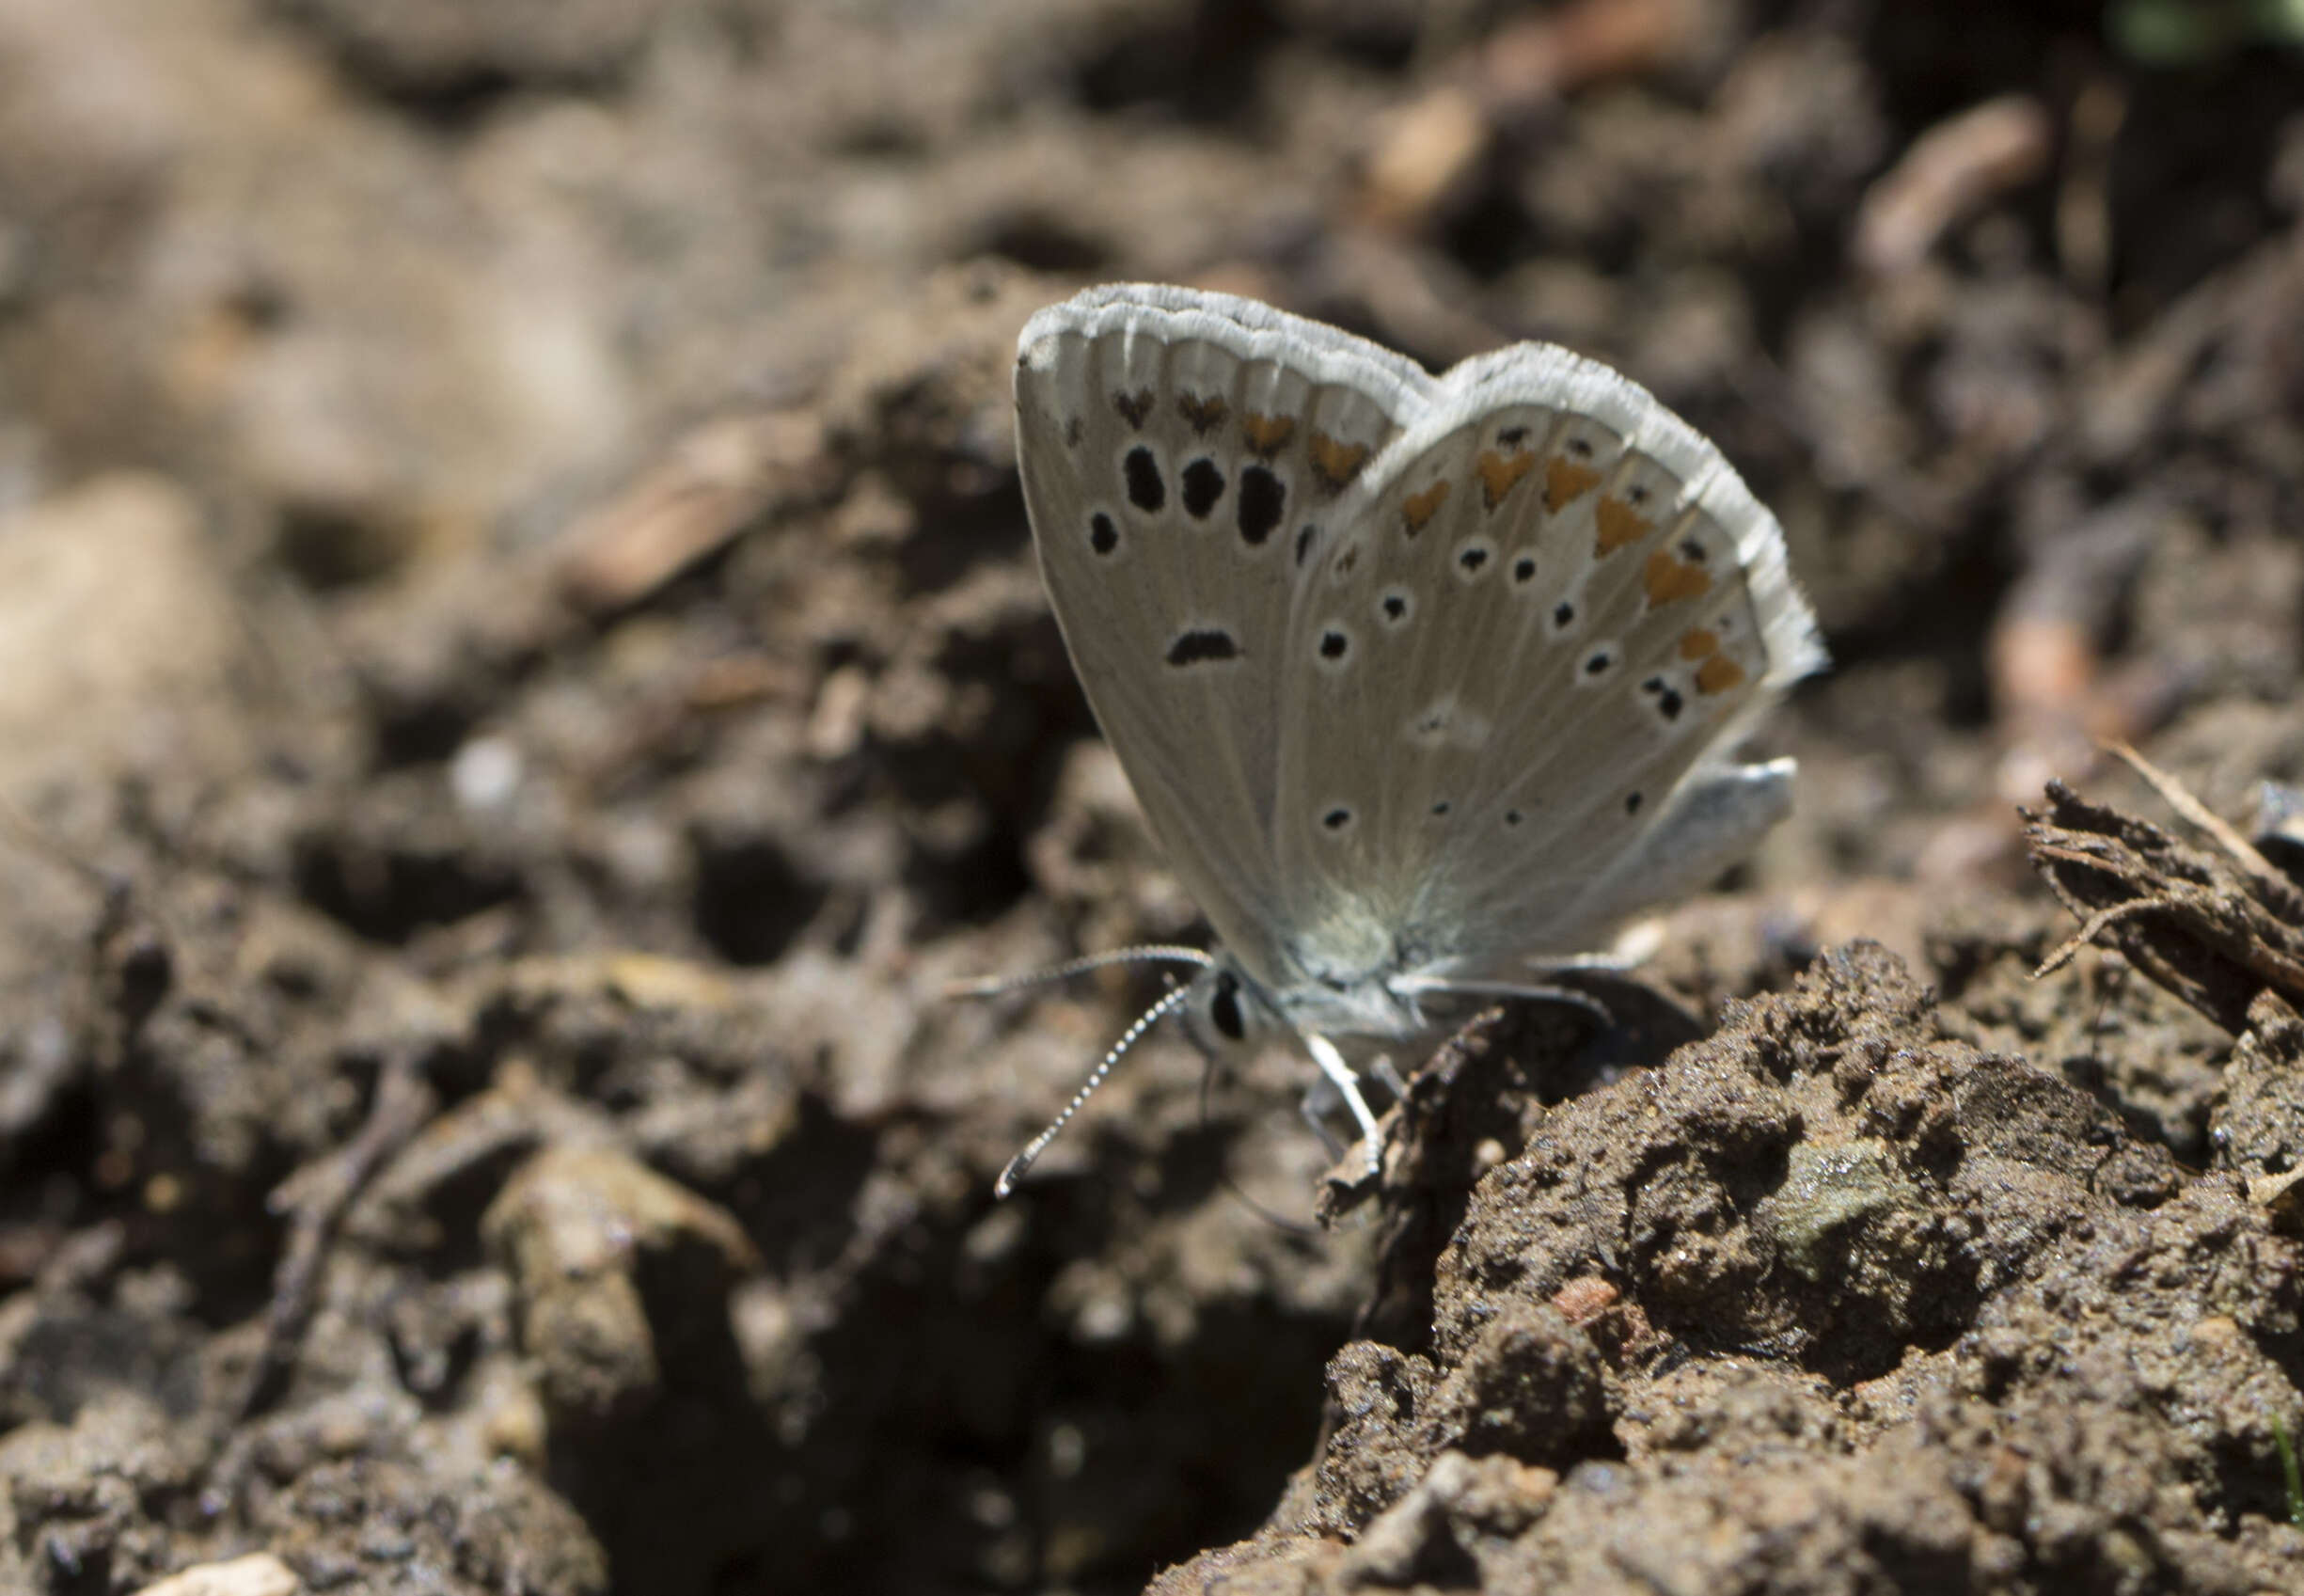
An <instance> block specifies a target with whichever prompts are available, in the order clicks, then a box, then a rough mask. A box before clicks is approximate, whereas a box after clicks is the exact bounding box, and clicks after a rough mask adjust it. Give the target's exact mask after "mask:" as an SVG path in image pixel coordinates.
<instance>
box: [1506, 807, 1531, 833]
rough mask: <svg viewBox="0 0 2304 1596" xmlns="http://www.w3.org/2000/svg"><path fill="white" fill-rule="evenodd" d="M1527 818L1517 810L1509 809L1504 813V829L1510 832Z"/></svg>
mask: <svg viewBox="0 0 2304 1596" xmlns="http://www.w3.org/2000/svg"><path fill="white" fill-rule="evenodd" d="M1527 818H1528V817H1527V816H1526V815H1524V814H1521V812H1520V811H1519V810H1517V809H1507V810H1506V811H1505V812H1504V828H1505V830H1507V831H1508V830H1512V828H1514V827H1516V826H1518V825H1519V824H1520V823H1521V822H1522V821H1523V820H1525V819H1527Z"/></svg>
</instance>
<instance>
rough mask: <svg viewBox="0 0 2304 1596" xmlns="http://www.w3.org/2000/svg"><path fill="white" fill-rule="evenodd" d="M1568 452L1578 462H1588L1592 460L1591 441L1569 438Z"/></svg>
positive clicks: (1588, 439)
mask: <svg viewBox="0 0 2304 1596" xmlns="http://www.w3.org/2000/svg"><path fill="white" fill-rule="evenodd" d="M1568 451H1569V452H1570V454H1572V455H1574V456H1575V457H1576V458H1577V459H1579V460H1589V459H1591V458H1592V440H1591V439H1590V438H1581V437H1572V438H1570V439H1569V440H1568Z"/></svg>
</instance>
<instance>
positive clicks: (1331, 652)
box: [1320, 626, 1352, 659]
mask: <svg viewBox="0 0 2304 1596" xmlns="http://www.w3.org/2000/svg"><path fill="white" fill-rule="evenodd" d="M1351 648H1352V640H1351V639H1349V638H1348V637H1346V636H1345V635H1344V634H1343V633H1342V632H1340V631H1338V630H1336V628H1334V627H1333V626H1331V627H1330V628H1329V629H1328V630H1326V631H1325V632H1322V633H1321V634H1320V657H1321V658H1322V659H1342V658H1343V657H1344V656H1346V655H1347V654H1349V653H1350V652H1351Z"/></svg>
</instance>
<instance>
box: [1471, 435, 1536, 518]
mask: <svg viewBox="0 0 2304 1596" xmlns="http://www.w3.org/2000/svg"><path fill="white" fill-rule="evenodd" d="M1473 467H1474V469H1476V470H1477V471H1478V472H1479V473H1480V497H1481V498H1485V499H1486V500H1487V501H1488V507H1489V508H1490V509H1491V510H1493V509H1495V508H1496V506H1497V505H1499V504H1502V503H1503V502H1504V496H1505V495H1506V494H1507V493H1510V492H1511V491H1512V488H1513V486H1514V484H1516V483H1517V482H1519V481H1520V479H1521V478H1523V477H1524V476H1526V475H1527V474H1528V473H1529V472H1530V471H1533V470H1535V469H1536V456H1535V455H1533V454H1499V453H1497V452H1496V451H1495V450H1492V449H1491V450H1486V451H1484V452H1483V453H1482V454H1481V455H1480V457H1479V459H1477V460H1476V461H1474V462H1473Z"/></svg>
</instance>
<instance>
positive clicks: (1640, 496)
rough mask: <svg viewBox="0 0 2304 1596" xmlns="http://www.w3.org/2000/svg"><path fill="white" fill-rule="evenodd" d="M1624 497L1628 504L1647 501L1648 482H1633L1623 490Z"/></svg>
mask: <svg viewBox="0 0 2304 1596" xmlns="http://www.w3.org/2000/svg"><path fill="white" fill-rule="evenodd" d="M1624 499H1625V502H1626V503H1628V504H1646V503H1647V502H1648V484H1647V483H1646V482H1634V483H1633V484H1632V486H1630V487H1628V488H1626V489H1625V490H1624Z"/></svg>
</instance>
